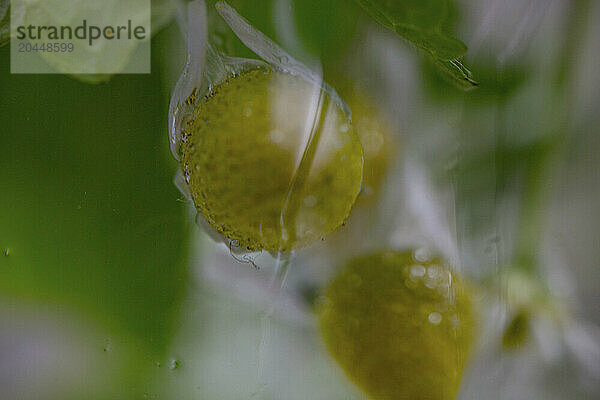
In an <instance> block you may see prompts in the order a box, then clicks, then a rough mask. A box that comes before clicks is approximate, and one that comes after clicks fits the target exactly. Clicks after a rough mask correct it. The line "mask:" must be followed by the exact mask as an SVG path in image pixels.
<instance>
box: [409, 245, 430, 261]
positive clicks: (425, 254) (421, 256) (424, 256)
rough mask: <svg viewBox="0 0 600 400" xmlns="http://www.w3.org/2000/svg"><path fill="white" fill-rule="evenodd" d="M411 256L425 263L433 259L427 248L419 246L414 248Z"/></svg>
mask: <svg viewBox="0 0 600 400" xmlns="http://www.w3.org/2000/svg"><path fill="white" fill-rule="evenodd" d="M413 257H414V258H415V260H417V261H419V262H422V263H426V262H429V261H431V260H432V259H433V254H432V253H431V251H430V250H429V249H427V248H425V247H421V248H418V249H417V250H415V252H414V254H413Z"/></svg>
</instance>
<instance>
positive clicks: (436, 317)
mask: <svg viewBox="0 0 600 400" xmlns="http://www.w3.org/2000/svg"><path fill="white" fill-rule="evenodd" d="M427 319H428V320H429V322H431V323H432V324H434V325H439V324H440V323H441V322H442V314H440V313H437V312H432V313H431V314H429V317H427Z"/></svg>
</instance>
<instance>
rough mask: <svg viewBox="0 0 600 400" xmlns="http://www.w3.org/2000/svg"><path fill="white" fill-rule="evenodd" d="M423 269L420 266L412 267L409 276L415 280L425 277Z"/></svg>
mask: <svg viewBox="0 0 600 400" xmlns="http://www.w3.org/2000/svg"><path fill="white" fill-rule="evenodd" d="M425 272H426V270H425V267H424V266H422V265H413V266H411V267H410V275H411V277H415V278H422V277H423V276H425Z"/></svg>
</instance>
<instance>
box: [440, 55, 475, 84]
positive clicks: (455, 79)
mask: <svg viewBox="0 0 600 400" xmlns="http://www.w3.org/2000/svg"><path fill="white" fill-rule="evenodd" d="M433 62H434V64H435V65H436V66H437V67H438V71H439V72H440V73H441V75H442V77H443V78H444V79H446V80H447V81H448V82H450V83H452V84H453V85H454V86H456V87H458V88H459V89H463V90H469V89H473V88H474V87H476V86H478V85H479V83H477V82H476V81H474V80H473V79H472V78H471V71H469V70H468V69H467V68H466V67H465V66H464V65H462V64H461V62H460V61H458V60H450V61H448V60H441V59H439V58H437V59H436V58H434V59H433Z"/></svg>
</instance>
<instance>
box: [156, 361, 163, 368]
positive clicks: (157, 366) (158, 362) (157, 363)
mask: <svg viewBox="0 0 600 400" xmlns="http://www.w3.org/2000/svg"><path fill="white" fill-rule="evenodd" d="M154 365H156V368H160V367H161V366H162V364H161V363H160V361H157V362H155V363H154Z"/></svg>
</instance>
